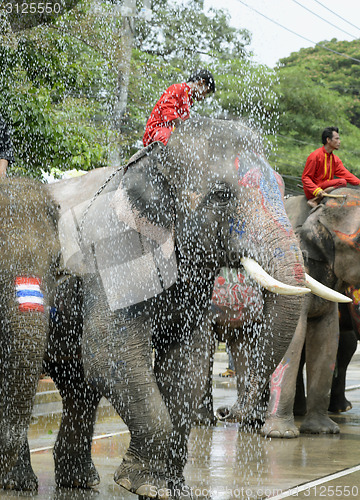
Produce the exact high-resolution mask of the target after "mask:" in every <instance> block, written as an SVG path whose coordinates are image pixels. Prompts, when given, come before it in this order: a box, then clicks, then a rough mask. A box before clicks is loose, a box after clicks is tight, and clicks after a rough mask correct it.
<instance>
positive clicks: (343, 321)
mask: <svg viewBox="0 0 360 500" xmlns="http://www.w3.org/2000/svg"><path fill="white" fill-rule="evenodd" d="M345 293H346V295H348V296H349V297H350V298H351V299H352V301H353V302H351V303H349V304H339V346H338V350H337V355H336V364H335V370H334V374H333V379H332V385H331V393H330V402H329V408H328V410H329V412H330V413H342V412H346V411H349V410H351V408H352V404H351V402H350V401H349V400H348V399H347V398H346V395H345V383H346V371H347V367H348V365H349V363H350V361H351V358H352V356H353V355H354V353H355V351H356V349H357V343H358V340H359V339H360V328H359V326H360V325H359V317H360V316H359V298H360V295H359V288H358V286H356V287H349V288H348V289H347V290H346V292H345ZM304 365H305V348H303V352H302V356H301V360H300V365H299V371H298V376H297V379H296V393H295V401H294V415H295V416H296V415H299V416H303V415H305V414H306V396H305V389H304V380H303V368H304Z"/></svg>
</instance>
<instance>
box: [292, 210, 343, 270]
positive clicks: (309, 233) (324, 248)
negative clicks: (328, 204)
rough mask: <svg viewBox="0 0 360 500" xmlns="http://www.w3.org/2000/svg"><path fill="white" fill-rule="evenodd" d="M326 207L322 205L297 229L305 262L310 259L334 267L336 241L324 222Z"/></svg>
mask: <svg viewBox="0 0 360 500" xmlns="http://www.w3.org/2000/svg"><path fill="white" fill-rule="evenodd" d="M323 209H324V207H323V206H322V205H320V206H319V207H318V208H317V209H316V210H314V211H313V212H311V213H310V215H309V217H308V218H307V219H306V221H305V222H304V224H303V225H302V226H301V227H299V228H297V230H296V233H297V235H298V236H299V238H300V247H301V250H302V253H303V256H304V260H305V262H306V261H308V260H309V259H312V260H315V261H318V262H323V263H324V264H328V265H330V266H333V263H334V257H335V246H334V239H333V236H332V234H331V232H330V231H329V230H328V229H327V227H326V226H325V225H324V224H323V222H322V212H323Z"/></svg>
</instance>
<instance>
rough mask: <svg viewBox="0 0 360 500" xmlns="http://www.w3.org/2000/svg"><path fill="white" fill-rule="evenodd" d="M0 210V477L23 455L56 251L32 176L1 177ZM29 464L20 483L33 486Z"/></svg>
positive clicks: (52, 215)
mask: <svg viewBox="0 0 360 500" xmlns="http://www.w3.org/2000/svg"><path fill="white" fill-rule="evenodd" d="M0 212H1V243H0V247H1V260H0V262H1V265H0V287H1V305H0V315H1V342H0V483H4V482H5V483H6V482H7V476H8V473H10V471H12V470H14V469H18V470H19V469H21V468H22V464H23V460H26V459H27V457H28V456H29V450H28V446H27V444H26V443H25V442H26V436H27V430H28V427H29V424H30V418H31V412H32V408H33V403H34V399H35V394H36V389H37V383H38V380H39V378H40V374H41V369H42V360H43V355H44V352H45V346H46V342H47V337H48V332H49V311H50V305H51V303H52V300H53V299H52V298H53V296H54V293H55V283H56V272H57V267H58V260H59V255H60V243H59V239H58V232H57V208H56V205H55V203H54V201H53V200H52V199H51V197H50V196H49V194H48V192H47V191H46V190H45V188H44V186H43V185H42V184H41V183H40V182H37V181H32V180H30V179H25V178H9V179H7V178H4V179H2V180H1V182H0ZM36 486H37V479H36V476H35V474H34V473H33V471H32V469H30V470H29V472H28V475H27V480H25V481H23V487H24V488H25V489H30V490H31V489H35V488H36Z"/></svg>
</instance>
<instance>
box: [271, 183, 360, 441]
mask: <svg viewBox="0 0 360 500" xmlns="http://www.w3.org/2000/svg"><path fill="white" fill-rule="evenodd" d="M331 194H332V195H338V196H340V197H339V198H335V197H334V198H325V199H324V200H323V201H322V203H321V204H320V205H319V206H318V207H317V208H316V209H313V210H312V211H311V212H310V213H309V210H308V207H307V206H306V200H305V197H302V196H300V197H294V198H290V199H289V200H288V201H287V203H286V208H287V211H288V213H289V216H290V219H291V220H292V223H293V225H294V228H296V233H297V235H298V238H299V241H300V244H301V248H302V251H303V254H304V257H305V263H306V267H307V269H308V270H309V272H310V274H311V275H312V276H314V277H315V278H317V279H318V280H319V281H321V282H322V283H323V284H325V285H327V286H331V287H332V288H334V289H336V290H338V291H339V292H343V291H345V290H346V289H347V287H348V286H349V285H354V286H356V285H357V284H358V283H359V282H360V252H359V248H360V247H359V232H360V191H359V190H358V188H354V189H350V188H342V189H337V190H335V191H333V192H332V193H331ZM338 335H339V317H338V307H337V304H336V303H333V302H329V301H326V300H323V299H320V298H319V297H316V296H315V295H309V296H308V297H306V298H305V300H304V303H303V306H302V310H301V315H300V319H299V322H298V325H297V327H296V332H295V335H294V338H293V341H292V342H291V344H290V346H289V349H288V351H287V353H286V354H285V356H284V358H283V360H282V362H281V363H280V365H279V366H278V368H277V370H276V372H275V374H274V376H273V379H272V382H273V383H272V387H271V396H270V402H269V410H268V415H267V419H266V422H265V425H264V427H263V434H264V435H267V436H271V437H287V438H293V437H297V436H298V435H299V430H298V429H297V427H296V426H295V424H294V417H293V404H294V395H295V385H296V377H297V373H298V367H299V361H300V356H301V351H302V347H303V344H304V341H305V338H306V344H305V349H306V369H307V400H306V406H307V412H306V415H305V418H304V420H303V422H302V424H301V427H300V432H304V433H338V432H339V431H340V430H339V426H338V425H337V424H336V423H335V422H333V421H332V420H331V419H330V417H329V416H328V408H329V399H330V390H331V384H332V379H333V370H334V367H335V360H336V353H337V348H338ZM319 346H321V347H320V348H319Z"/></svg>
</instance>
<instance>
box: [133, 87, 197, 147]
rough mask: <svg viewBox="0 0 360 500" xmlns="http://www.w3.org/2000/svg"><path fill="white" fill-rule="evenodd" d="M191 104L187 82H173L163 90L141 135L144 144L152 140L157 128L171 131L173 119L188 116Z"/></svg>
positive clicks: (184, 118)
mask: <svg viewBox="0 0 360 500" xmlns="http://www.w3.org/2000/svg"><path fill="white" fill-rule="evenodd" d="M192 105H193V99H192V96H191V89H190V87H189V85H188V84H187V83H175V84H174V85H171V86H170V87H169V88H168V89H167V90H165V92H164V93H163V95H162V96H161V97H160V99H159V100H158V102H157V103H156V104H155V106H154V109H153V110H152V112H151V115H150V118H149V119H148V121H147V124H146V129H145V134H144V137H143V144H144V146H147V145H148V144H150V143H151V142H153V140H154V139H153V137H154V135H155V132H156V130H158V129H159V128H167V129H169V130H170V132H172V130H173V128H174V126H173V124H172V121H173V120H175V119H176V118H181V119H182V120H186V119H187V118H189V116H190V108H191V106H192Z"/></svg>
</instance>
